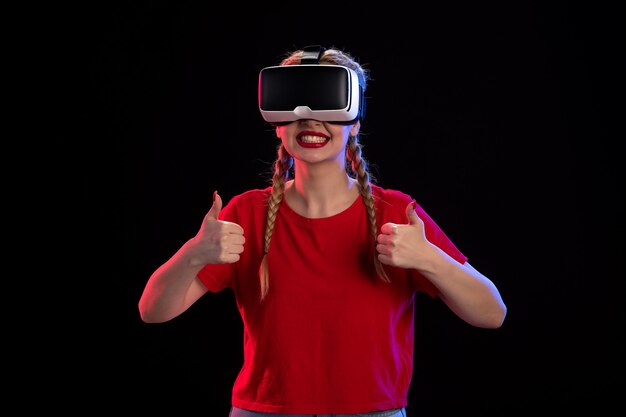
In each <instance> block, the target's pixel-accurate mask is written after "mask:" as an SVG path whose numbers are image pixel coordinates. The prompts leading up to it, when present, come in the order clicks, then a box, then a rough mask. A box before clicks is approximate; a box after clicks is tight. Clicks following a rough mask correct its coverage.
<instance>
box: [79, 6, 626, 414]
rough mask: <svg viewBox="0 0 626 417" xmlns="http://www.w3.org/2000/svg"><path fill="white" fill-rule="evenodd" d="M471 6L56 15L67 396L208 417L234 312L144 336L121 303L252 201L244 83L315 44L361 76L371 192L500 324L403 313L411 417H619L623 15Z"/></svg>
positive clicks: (263, 131) (211, 307) (223, 376)
mask: <svg viewBox="0 0 626 417" xmlns="http://www.w3.org/2000/svg"><path fill="white" fill-rule="evenodd" d="M474 3H475V2H459V3H458V4H455V3H448V2H444V3H441V2H429V3H428V4H420V3H416V4H413V5H411V7H409V6H408V5H407V6H403V5H400V4H384V5H377V6H375V7H371V8H370V7H365V6H364V5H362V4H359V5H358V9H357V8H351V7H349V6H346V5H343V6H337V5H336V4H333V3H328V4H325V3H323V2H321V3H320V2H315V3H310V4H307V5H302V4H297V3H292V2H279V3H277V4H273V5H267V4H254V5H243V4H226V5H222V6H221V7H224V9H222V10H219V11H218V9H221V7H220V8H218V6H217V5H214V4H212V3H208V2H207V4H204V2H185V1H183V2H166V1H156V2H126V3H120V4H115V5H112V4H110V3H103V4H102V5H101V6H94V5H93V4H90V5H89V6H83V8H82V9H80V8H79V9H78V13H77V16H80V17H78V18H77V19H76V23H77V27H78V29H77V31H76V37H75V39H74V40H75V41H77V54H78V56H79V57H80V59H81V65H82V67H81V68H82V71H83V72H82V74H84V75H85V78H84V80H83V79H81V81H82V85H81V90H82V91H81V92H82V93H83V94H84V96H85V98H86V99H87V101H86V103H87V104H86V107H85V109H84V112H83V113H82V114H81V117H82V121H84V122H85V124H84V126H85V136H86V137H88V138H89V140H88V141H87V142H88V144H89V145H87V144H85V145H84V147H83V148H82V149H81V150H80V151H81V152H84V158H83V159H82V161H83V163H82V165H83V166H82V167H81V168H82V169H81V171H80V172H81V179H82V183H81V187H82V193H83V196H84V197H85V201H87V202H88V206H87V207H88V211H89V216H88V217H89V219H90V221H89V224H90V226H89V230H88V235H89V237H90V238H93V239H94V242H93V243H97V247H98V252H97V254H95V255H94V256H93V258H92V259H90V260H89V261H90V263H91V266H90V268H89V269H90V271H91V272H90V273H87V274H86V276H85V279H86V280H89V281H91V282H92V283H94V284H95V285H94V289H93V292H92V293H89V294H85V295H84V296H83V299H84V301H85V304H86V305H85V308H87V309H88V311H89V313H86V312H84V311H81V312H77V314H80V315H82V314H85V315H87V316H88V318H87V320H86V323H87V324H83V325H82V326H83V330H84V332H83V333H82V334H84V335H85V336H84V338H83V340H82V342H81V343H84V345H83V344H81V345H80V346H79V347H77V350H81V351H82V354H83V355H85V354H86V355H88V356H87V357H88V359H84V356H83V357H82V359H80V364H79V370H80V372H79V375H80V376H79V378H80V379H79V380H78V381H81V384H79V385H83V383H84V385H83V387H85V386H90V385H91V382H90V381H93V380H95V381H98V382H99V384H98V387H99V388H97V389H87V390H86V392H85V394H84V395H85V398H87V399H89V400H91V401H92V403H93V404H94V405H99V406H110V407H112V408H118V407H125V408H126V409H129V408H132V409H136V410H137V411H141V410H147V409H148V408H151V407H156V408H157V409H161V408H163V407H170V406H174V405H175V404H179V407H181V408H180V410H181V411H180V413H177V414H183V413H182V410H186V409H188V408H191V407H192V405H193V406H197V407H198V408H199V409H200V410H201V412H204V413H205V415H210V416H216V417H217V416H226V415H227V413H228V409H229V404H230V390H231V387H232V383H233V381H234V378H235V376H236V374H237V372H238V370H239V366H240V365H241V348H242V334H241V331H242V328H241V322H240V319H239V316H238V313H237V310H236V306H235V303H234V299H233V297H232V294H231V293H230V292H223V293H219V294H207V296H206V297H204V298H202V299H201V300H200V301H199V302H197V303H196V304H195V305H194V306H192V308H191V309H190V310H188V311H187V312H186V313H185V314H184V315H182V316H180V317H178V318H176V319H175V320H173V321H172V322H169V323H166V324H161V325H148V324H144V323H142V322H141V320H140V318H139V313H138V310H137V302H138V300H139V297H140V295H141V291H142V290H143V286H144V285H145V283H146V281H147V279H148V278H149V276H150V274H151V273H152V271H153V270H154V269H155V268H157V267H158V266H159V265H160V264H161V263H163V262H164V261H165V260H166V259H167V258H169V256H171V255H172V254H173V253H174V251H175V250H177V249H178V248H179V247H180V245H181V244H182V243H183V242H185V241H186V240H187V239H189V238H190V237H192V236H193V235H194V234H195V233H196V231H197V228H198V227H199V226H200V223H201V221H202V218H203V216H204V214H205V213H206V211H207V210H208V209H209V207H210V205H211V196H212V193H213V191H214V190H219V192H220V194H221V195H222V197H223V199H224V200H226V201H227V200H229V199H230V198H231V197H232V196H234V195H235V194H238V193H240V192H242V191H244V190H246V189H249V188H257V187H264V186H265V185H267V184H268V182H267V180H268V178H269V176H268V172H269V169H270V165H271V163H272V161H273V159H274V155H275V146H276V144H277V142H276V138H275V136H274V134H273V130H272V129H271V128H270V127H269V126H267V125H266V124H264V123H263V122H262V120H261V118H260V115H259V113H258V110H257V108H256V82H257V75H258V71H259V70H260V69H261V68H262V67H264V66H269V65H274V64H276V63H277V62H278V61H279V60H280V58H281V57H282V55H283V54H284V53H286V52H288V51H290V50H292V49H295V48H300V47H302V46H305V45H309V44H322V45H325V46H337V47H340V48H342V49H344V50H347V51H349V52H351V53H352V54H353V55H355V56H357V57H358V58H359V60H360V62H361V63H362V64H364V65H365V66H366V67H367V68H368V69H369V70H370V71H371V75H372V78H373V80H372V81H371V83H370V87H369V89H368V91H367V93H366V96H367V118H366V120H365V122H364V124H363V126H362V130H361V131H362V133H363V135H362V142H363V144H364V146H365V148H364V152H365V157H366V158H368V159H369V161H370V163H371V166H372V169H373V173H374V174H375V175H376V177H377V178H378V182H379V184H381V185H383V186H385V187H388V188H397V189H401V190H403V191H405V192H407V193H409V194H411V195H412V196H414V197H415V198H416V199H417V201H418V202H419V203H420V204H421V205H422V206H423V207H424V208H425V209H426V210H427V211H428V212H429V213H430V214H431V216H432V217H433V218H434V219H435V221H437V222H438V223H439V225H440V226H441V227H442V228H443V229H444V230H445V231H446V233H447V234H448V235H449V236H450V237H451V238H452V239H453V241H454V242H455V243H456V244H457V246H459V248H460V249H461V250H462V251H463V252H464V253H465V254H467V255H468V256H469V259H470V262H471V263H472V264H473V265H474V266H475V267H477V268H478V269H479V270H481V271H482V272H483V273H485V275H487V276H488V277H490V278H491V279H492V280H493V281H494V282H495V283H496V285H497V286H498V287H499V289H500V291H501V293H502V296H503V298H504V300H505V302H506V303H507V305H508V309H509V313H508V317H507V319H506V322H505V324H504V325H503V327H502V328H501V329H498V330H483V329H477V328H472V327H469V326H468V325H466V324H465V323H463V322H461V321H460V320H459V319H458V318H457V317H456V316H454V315H453V314H452V313H451V312H450V311H449V310H447V309H446V308H444V307H443V305H442V304H441V303H440V302H438V301H436V300H435V301H433V300H428V299H425V298H424V299H422V298H419V301H420V302H419V304H418V311H417V316H416V352H415V353H416V365H415V370H414V379H413V384H412V388H411V393H410V398H409V407H408V408H407V410H408V411H409V415H410V416H452V415H464V416H489V415H494V416H495V415H498V416H506V415H513V414H514V412H535V411H539V410H543V411H554V412H556V411H561V412H572V411H581V410H585V411H599V410H608V409H609V407H613V406H617V407H621V408H623V405H622V404H621V402H620V398H619V397H618V391H617V388H618V385H620V386H621V384H622V383H623V379H624V370H623V356H622V355H621V350H622V349H623V348H624V330H623V329H624V328H623V318H624V307H623V306H624V304H623V301H622V299H623V298H622V294H623V284H622V280H623V268H622V264H623V260H624V255H623V254H624V243H623V242H624V240H623V235H624V227H623V226H624V220H623V218H624V192H623V190H622V188H623V179H622V178H621V175H623V163H624V157H623V151H618V144H619V143H620V142H621V141H623V139H622V136H623V135H621V134H620V133H623V129H622V128H621V126H619V123H621V121H623V119H624V116H623V115H624V111H623V110H624V107H623V88H622V80H623V74H624V72H623V67H622V66H621V64H620V63H619V60H618V58H619V55H623V50H624V49H623V46H624V45H623V39H624V25H623V14H620V13H619V12H621V11H619V10H617V7H612V8H609V7H608V6H603V5H601V4H598V3H594V5H593V6H590V5H588V6H584V5H574V4H570V3H566V2H551V3H550V4H545V3H547V2H536V3H534V2H516V3H514V4H510V2H493V4H491V3H482V4H481V5H476V4H474ZM353 7H354V6H353ZM296 9H297V10H296ZM620 152H621V153H620ZM94 272H95V274H94ZM104 380H108V381H111V382H110V383H106V384H102V385H101V384H100V383H101V382H102V381H104Z"/></svg>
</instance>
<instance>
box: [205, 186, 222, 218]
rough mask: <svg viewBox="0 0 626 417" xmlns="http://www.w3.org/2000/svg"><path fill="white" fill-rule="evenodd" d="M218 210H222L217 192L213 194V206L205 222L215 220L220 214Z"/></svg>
mask: <svg viewBox="0 0 626 417" xmlns="http://www.w3.org/2000/svg"><path fill="white" fill-rule="evenodd" d="M220 210H222V197H220V195H219V194H218V193H217V191H214V192H213V205H212V206H211V209H210V210H209V212H208V213H207V215H206V219H207V220H217V216H218V215H219V214H220Z"/></svg>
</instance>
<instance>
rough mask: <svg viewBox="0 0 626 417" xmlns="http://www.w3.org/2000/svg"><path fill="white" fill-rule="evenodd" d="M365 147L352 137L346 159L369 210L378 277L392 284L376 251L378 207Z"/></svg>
mask: <svg viewBox="0 0 626 417" xmlns="http://www.w3.org/2000/svg"><path fill="white" fill-rule="evenodd" d="M362 150H363V147H362V145H361V144H360V143H359V141H358V137H357V136H350V138H349V139H348V144H347V146H346V159H347V160H348V162H351V165H350V168H351V170H352V173H353V174H354V175H356V178H357V181H358V182H359V192H360V193H361V196H362V197H363V202H364V203H365V207H366V208H367V217H368V219H369V223H370V231H371V234H372V238H373V239H374V247H373V248H372V249H373V255H374V266H375V267H376V272H377V273H378V276H379V277H380V278H381V279H382V280H383V281H385V282H391V280H390V279H389V277H388V276H387V273H386V272H385V269H384V268H383V265H382V263H381V262H380V260H379V259H378V253H377V251H376V235H377V233H378V226H377V224H376V206H375V205H374V195H373V194H372V186H371V180H370V178H371V176H370V173H369V172H368V170H367V161H366V160H365V159H364V158H363V155H362Z"/></svg>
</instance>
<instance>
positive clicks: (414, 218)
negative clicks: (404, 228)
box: [406, 200, 421, 225]
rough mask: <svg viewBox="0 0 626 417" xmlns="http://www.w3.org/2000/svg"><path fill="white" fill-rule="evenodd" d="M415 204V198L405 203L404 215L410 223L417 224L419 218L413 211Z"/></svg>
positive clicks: (419, 220)
mask: <svg viewBox="0 0 626 417" xmlns="http://www.w3.org/2000/svg"><path fill="white" fill-rule="evenodd" d="M416 205H417V202H416V201H415V200H413V201H411V202H410V203H409V204H407V206H406V217H408V219H409V224H410V225H413V224H417V223H419V222H421V219H420V218H419V216H418V215H417V213H416V212H415V206H416Z"/></svg>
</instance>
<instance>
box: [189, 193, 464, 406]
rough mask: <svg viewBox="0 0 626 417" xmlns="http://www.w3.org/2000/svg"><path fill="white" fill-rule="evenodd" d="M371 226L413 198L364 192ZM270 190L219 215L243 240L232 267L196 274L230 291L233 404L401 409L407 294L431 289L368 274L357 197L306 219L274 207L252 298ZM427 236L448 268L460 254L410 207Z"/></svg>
mask: <svg viewBox="0 0 626 417" xmlns="http://www.w3.org/2000/svg"><path fill="white" fill-rule="evenodd" d="M372 191H373V194H374V197H375V202H376V209H377V217H378V219H377V221H378V227H379V228H380V226H382V225H383V224H384V223H387V222H393V223H400V224H407V223H408V219H407V217H406V206H407V204H408V203H409V202H411V200H412V198H411V197H410V196H408V195H406V194H404V193H401V192H399V191H395V190H385V189H382V188H380V187H378V186H372ZM270 193H271V189H270V188H267V189H264V190H251V191H247V192H245V193H243V194H240V195H238V196H235V197H234V198H233V199H232V200H231V201H230V202H229V203H228V204H227V205H226V206H225V207H224V208H223V209H222V211H221V212H220V219H222V220H227V221H231V222H234V223H237V224H239V225H241V226H242V227H243V229H244V235H245V237H246V243H245V245H244V252H243V254H242V255H241V259H240V260H239V261H238V262H236V263H234V264H221V265H207V266H206V267H204V268H203V269H202V270H201V271H200V272H199V274H198V276H199V278H200V280H201V281H202V282H203V283H204V285H206V287H207V288H208V289H209V290H210V291H213V292H217V291H220V290H222V289H224V288H230V289H232V290H233V291H234V294H235V298H236V300H237V307H238V309H239V312H240V314H241V317H242V320H243V326H244V327H243V328H244V334H243V342H244V362H243V366H242V368H241V371H240V372H239V375H238V376H237V379H236V381H235V384H234V387H233V392H232V405H233V406H235V407H239V408H244V409H247V410H252V411H257V412H266V413H292V414H350V413H360V412H368V411H375V410H386V409H393V408H400V407H405V406H406V405H407V393H408V389H409V384H410V382H411V376H412V371H413V339H414V320H413V316H414V307H415V305H414V301H415V292H416V291H422V292H425V293H427V294H429V295H430V296H432V297H434V296H435V295H436V294H437V289H436V288H435V287H434V286H433V285H432V284H431V283H430V282H429V281H428V280H426V279H425V278H424V277H423V276H422V275H420V274H419V273H418V272H417V271H415V270H408V269H401V268H396V267H390V266H385V269H386V271H387V273H388V275H389V277H390V279H391V283H390V284H387V283H385V282H383V281H382V280H381V279H380V278H378V276H377V275H376V271H375V269H374V265H373V262H372V251H373V247H374V243H373V240H372V237H371V234H370V231H369V226H368V224H369V223H368V221H367V213H366V209H365V205H364V204H363V200H362V199H361V198H357V200H356V201H355V202H354V203H353V204H352V205H351V206H350V207H349V208H348V209H346V210H345V211H343V212H341V213H338V214H336V215H334V216H331V217H327V218H321V219H309V218H305V217H303V216H301V215H299V214H297V213H296V212H294V211H293V210H292V209H291V208H290V207H289V206H288V205H287V204H286V203H285V202H284V201H283V202H282V203H281V205H280V208H279V210H278V213H277V216H276V223H275V226H274V233H273V234H272V240H271V244H270V250H269V254H268V263H269V292H268V294H267V296H266V298H265V299H264V300H263V301H262V302H261V301H260V284H259V265H260V263H261V259H262V256H263V253H262V251H263V234H264V230H265V218H266V214H267V210H266V202H267V199H268V197H269V195H270ZM416 212H417V214H418V215H419V216H420V218H421V219H422V220H423V221H424V224H425V231H426V237H427V238H428V240H429V241H430V242H432V243H433V244H435V245H437V246H438V247H439V248H441V249H442V250H443V251H445V252H446V253H448V254H449V255H450V256H452V257H453V258H454V259H456V260H457V261H459V262H461V263H464V262H465V261H466V259H467V258H466V257H465V256H464V255H463V254H462V253H461V252H460V251H459V250H458V249H457V248H456V247H455V246H454V244H453V243H452V242H451V241H450V240H449V239H448V238H447V237H446V235H445V234H444V233H443V231H442V230H441V229H440V228H439V227H438V226H437V225H436V224H435V223H434V222H433V220H432V219H431V218H430V217H429V216H428V215H427V214H426V213H425V212H424V210H423V209H422V208H421V207H420V206H419V205H418V206H417V207H416Z"/></svg>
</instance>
